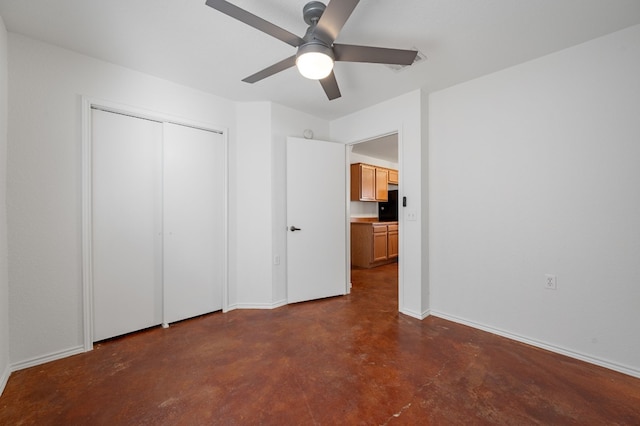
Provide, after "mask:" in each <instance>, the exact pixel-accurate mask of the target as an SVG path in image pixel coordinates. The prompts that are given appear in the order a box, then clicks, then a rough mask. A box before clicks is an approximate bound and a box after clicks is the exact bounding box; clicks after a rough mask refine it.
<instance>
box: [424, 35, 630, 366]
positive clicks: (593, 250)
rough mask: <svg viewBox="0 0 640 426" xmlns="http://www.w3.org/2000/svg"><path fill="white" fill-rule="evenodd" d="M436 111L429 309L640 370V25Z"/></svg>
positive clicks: (469, 87) (471, 87) (441, 102)
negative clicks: (551, 278)
mask: <svg viewBox="0 0 640 426" xmlns="http://www.w3.org/2000/svg"><path fill="white" fill-rule="evenodd" d="M429 108H430V123H431V124H430V163H429V167H430V170H431V173H430V180H431V183H430V193H431V198H430V203H431V207H430V220H431V224H430V229H431V233H432V238H431V247H430V250H431V252H430V257H431V258H430V266H431V277H430V283H431V292H432V305H431V307H432V311H433V312H434V313H435V314H436V315H442V316H444V317H448V318H451V319H454V320H459V321H462V322H467V323H470V324H473V325H475V326H479V327H483V328H487V329H490V330H493V331H497V332H498V333H502V334H506V335H508V336H511V337H515V338H518V339H521V340H525V341H529V342H531V343H534V344H537V345H540V346H543V347H549V348H552V349H554V350H557V351H559V352H564V353H567V354H570V355H573V356H576V357H579V358H583V359H587V360H590V361H592V362H595V363H600V364H602V365H605V366H608V367H610V368H614V369H617V370H620V371H624V372H627V373H629V374H634V375H636V376H640V332H639V330H640V329H639V325H640V26H635V27H631V28H629V29H626V30H623V31H620V32H617V33H614V34H611V35H608V36H605V37H602V38H599V39H596V40H593V41H590V42H588V43H585V44H582V45H579V46H577V47H574V48H571V49H567V50H564V51H561V52H558V53H556V54H552V55H549V56H546V57H543V58H540V59H538V60H535V61H532V62H528V63H525V64H523V65H519V66H516V67H513V68H510V69H507V70H504V71H501V72H498V73H495V74H492V75H489V76H486V77H483V78H480V79H477V80H474V81H471V82H467V83H464V84H461V85H459V86H456V87H452V88H449V89H446V90H443V91H441V92H438V93H434V94H432V95H431V97H430V106H429ZM545 274H556V275H557V277H558V278H557V285H558V289H557V290H556V291H552V290H546V289H545V288H544V283H545Z"/></svg>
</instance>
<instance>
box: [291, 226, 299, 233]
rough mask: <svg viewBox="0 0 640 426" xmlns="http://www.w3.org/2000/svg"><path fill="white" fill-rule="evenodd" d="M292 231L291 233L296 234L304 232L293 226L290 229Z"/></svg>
mask: <svg viewBox="0 0 640 426" xmlns="http://www.w3.org/2000/svg"><path fill="white" fill-rule="evenodd" d="M289 229H290V230H291V232H295V231H302V229H300V228H296V227H295V226H292V227H291V228H289Z"/></svg>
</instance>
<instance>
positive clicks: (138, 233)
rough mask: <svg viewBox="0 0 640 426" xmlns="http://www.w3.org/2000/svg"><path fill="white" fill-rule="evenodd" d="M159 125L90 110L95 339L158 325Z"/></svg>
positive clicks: (160, 284) (160, 296)
mask: <svg viewBox="0 0 640 426" xmlns="http://www.w3.org/2000/svg"><path fill="white" fill-rule="evenodd" d="M161 140H162V125H161V124H160V123H157V122H154V121H149V120H143V119H139V118H133V117H129V116H124V115H120V114H114V113H109V112H104V111H98V110H93V111H92V179H91V180H92V213H93V217H92V230H91V231H92V254H93V259H92V264H93V295H94V297H93V299H94V305H93V314H94V315H93V316H94V330H93V340H94V341H98V340H103V339H106V338H109V337H113V336H118V335H121V334H125V333H129V332H132V331H135V330H140V329H143V328H147V327H151V326H154V325H158V324H160V323H161V322H162V311H161V309H162V280H161V279H162V277H161V275H162V266H161V258H162V257H161V255H160V252H159V250H160V247H161V245H160V238H161V237H160V231H161V217H160V157H159V150H158V147H159V141H161Z"/></svg>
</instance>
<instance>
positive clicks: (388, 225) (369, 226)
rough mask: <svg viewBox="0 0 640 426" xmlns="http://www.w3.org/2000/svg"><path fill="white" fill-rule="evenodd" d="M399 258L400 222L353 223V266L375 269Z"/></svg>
mask: <svg viewBox="0 0 640 426" xmlns="http://www.w3.org/2000/svg"><path fill="white" fill-rule="evenodd" d="M397 258H398V222H352V223H351V265H353V266H359V267H361V268H373V267H376V266H380V265H384V264H387V263H392V262H395V261H396V259H397Z"/></svg>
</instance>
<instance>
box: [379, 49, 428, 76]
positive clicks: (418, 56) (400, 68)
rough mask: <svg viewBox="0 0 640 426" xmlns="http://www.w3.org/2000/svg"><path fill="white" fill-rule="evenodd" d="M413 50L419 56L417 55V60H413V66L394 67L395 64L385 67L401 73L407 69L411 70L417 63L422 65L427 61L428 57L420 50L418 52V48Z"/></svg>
mask: <svg viewBox="0 0 640 426" xmlns="http://www.w3.org/2000/svg"><path fill="white" fill-rule="evenodd" d="M411 50H417V51H418V54H417V55H416V58H415V59H414V60H413V63H412V64H411V65H394V64H385V66H386V67H387V68H389V69H391V70H393V71H395V72H400V71H402V70H403V69H405V68H409V67H411V66H413V65H415V64H417V63H420V62H422V61H424V60H425V59H427V55H425V54H424V53H422V52H421V51H420V50H418V48H417V47H412V48H411Z"/></svg>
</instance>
